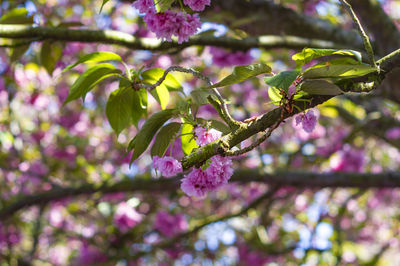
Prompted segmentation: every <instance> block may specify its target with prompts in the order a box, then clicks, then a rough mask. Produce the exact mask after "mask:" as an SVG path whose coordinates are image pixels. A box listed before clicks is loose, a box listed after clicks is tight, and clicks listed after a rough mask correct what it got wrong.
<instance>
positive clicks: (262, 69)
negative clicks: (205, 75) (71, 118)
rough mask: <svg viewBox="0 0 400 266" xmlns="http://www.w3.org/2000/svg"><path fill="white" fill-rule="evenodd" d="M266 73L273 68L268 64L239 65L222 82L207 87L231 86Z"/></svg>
mask: <svg viewBox="0 0 400 266" xmlns="http://www.w3.org/2000/svg"><path fill="white" fill-rule="evenodd" d="M264 73H271V68H270V67H269V66H268V65H266V64H262V63H260V64H253V65H247V66H237V67H235V68H234V69H233V72H232V74H230V75H229V76H227V77H225V78H224V79H223V80H221V81H220V82H218V83H216V84H214V85H212V86H210V87H207V89H211V88H218V87H224V86H229V85H232V84H235V83H239V82H242V81H245V80H247V79H250V78H253V77H255V76H257V75H260V74H264Z"/></svg>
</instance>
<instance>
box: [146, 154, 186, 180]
mask: <svg viewBox="0 0 400 266" xmlns="http://www.w3.org/2000/svg"><path fill="white" fill-rule="evenodd" d="M153 167H154V168H155V169H157V170H159V171H160V172H161V174H162V175H163V176H164V177H172V176H176V174H178V173H181V172H182V165H181V163H180V162H178V161H177V160H176V159H174V158H172V157H170V156H164V157H162V158H160V157H158V156H154V158H153Z"/></svg>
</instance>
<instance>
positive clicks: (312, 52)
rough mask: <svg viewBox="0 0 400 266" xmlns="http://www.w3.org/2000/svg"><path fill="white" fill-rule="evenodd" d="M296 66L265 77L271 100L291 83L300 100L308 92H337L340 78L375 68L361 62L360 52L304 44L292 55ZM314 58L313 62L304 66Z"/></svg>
mask: <svg viewBox="0 0 400 266" xmlns="http://www.w3.org/2000/svg"><path fill="white" fill-rule="evenodd" d="M292 59H293V60H294V61H295V62H296V68H295V69H294V70H290V71H283V72H280V73H278V74H277V75H274V76H273V77H266V78H265V82H266V83H267V84H268V85H270V86H271V88H270V89H269V90H268V94H269V97H270V99H271V101H272V103H273V104H276V105H281V104H282V103H283V102H282V101H283V100H285V95H286V96H287V95H289V94H290V92H289V87H290V86H292V85H294V86H295V87H296V91H294V92H293V93H294V94H295V95H293V99H294V100H295V101H302V100H303V101H304V100H305V99H307V98H310V97H312V95H332V96H335V95H339V94H342V93H345V92H344V91H343V90H342V89H341V88H340V87H339V86H338V85H336V84H337V83H339V82H340V81H343V80H346V79H351V78H357V77H363V76H365V75H368V74H370V73H372V72H376V71H377V69H376V68H375V67H373V66H370V65H368V64H365V63H363V62H362V58H361V54H360V53H359V52H357V51H353V50H337V49H313V48H305V49H303V50H302V51H301V52H300V53H297V54H295V55H293V56H292ZM313 61H315V64H313V65H312V66H310V67H308V68H307V66H308V65H309V64H311V63H312V62H313Z"/></svg>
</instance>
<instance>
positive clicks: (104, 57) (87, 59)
mask: <svg viewBox="0 0 400 266" xmlns="http://www.w3.org/2000/svg"><path fill="white" fill-rule="evenodd" d="M111 60H115V61H119V62H122V59H121V57H120V56H119V55H117V54H114V53H111V52H95V53H91V54H87V55H85V56H83V57H81V58H80V59H79V60H78V61H77V62H76V63H74V64H71V65H68V66H67V67H66V68H65V69H64V70H63V71H62V73H64V72H66V71H68V70H70V69H72V68H74V67H76V66H77V65H79V64H82V63H97V62H104V61H111Z"/></svg>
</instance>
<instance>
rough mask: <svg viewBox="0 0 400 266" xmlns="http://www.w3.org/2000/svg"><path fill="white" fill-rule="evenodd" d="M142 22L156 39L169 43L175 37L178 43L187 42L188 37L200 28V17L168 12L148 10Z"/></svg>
mask: <svg viewBox="0 0 400 266" xmlns="http://www.w3.org/2000/svg"><path fill="white" fill-rule="evenodd" d="M143 20H144V21H145V22H146V24H147V27H148V29H149V30H150V31H152V32H154V33H155V34H156V36H157V37H158V38H162V39H166V40H167V41H171V37H172V36H177V37H178V43H182V42H184V41H187V40H189V36H191V35H193V34H195V33H196V32H197V30H198V29H199V28H200V27H201V21H200V17H199V16H198V15H197V14H193V15H190V14H186V13H184V12H173V11H170V10H167V11H165V12H162V13H155V11H152V10H150V11H149V12H148V13H147V14H146V16H145V17H144V18H143Z"/></svg>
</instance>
